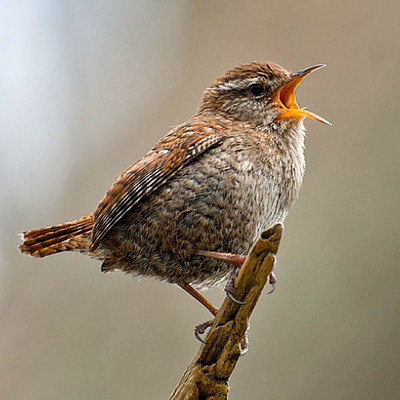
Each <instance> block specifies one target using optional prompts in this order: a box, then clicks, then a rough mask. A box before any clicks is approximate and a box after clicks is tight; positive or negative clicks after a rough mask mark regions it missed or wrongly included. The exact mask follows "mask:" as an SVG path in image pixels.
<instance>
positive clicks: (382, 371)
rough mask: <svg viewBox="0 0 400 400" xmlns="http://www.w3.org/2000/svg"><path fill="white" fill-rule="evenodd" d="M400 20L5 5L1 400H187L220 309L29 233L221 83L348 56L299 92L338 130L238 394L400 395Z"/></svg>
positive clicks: (255, 7)
mask: <svg viewBox="0 0 400 400" xmlns="http://www.w3.org/2000/svg"><path fill="white" fill-rule="evenodd" d="M399 17H400V3H399V2H398V1H386V2H381V3H379V2H375V1H371V0H364V1H354V0H353V1H348V0H346V1H341V2H338V1H337V2H321V1H317V0H304V1H301V2H291V1H279V2H267V1H263V2H261V1H253V2H242V1H233V0H230V1H228V0H225V1H218V2H212V1H179V0H174V1H168V2H162V1H126V0H113V1H110V0H109V1H107V0H98V1H90V0H79V1H78V0H68V1H67V0H58V1H50V0H25V1H24V0H16V1H12V2H10V1H9V2H3V3H2V4H1V5H0V46H1V54H2V57H1V62H0V103H1V107H0V117H1V135H0V140H1V146H0V185H1V188H2V190H1V195H0V196H1V197H0V199H1V203H0V219H1V224H0V229H1V231H0V235H1V241H0V246H1V250H0V251H1V255H0V256H1V258H0V262H1V269H0V398H1V399H6V400H9V399H12V400H20V399H21V400H22V399H28V398H29V399H30V400H35V399H40V400H44V399H55V398H56V399H60V400H62V399H68V400H70V399H78V398H82V399H110V398H112V399H132V398H135V399H166V398H168V396H169V394H170V393H171V392H172V390H173V388H174V387H175V385H176V383H177V382H178V380H179V378H180V376H181V374H182V373H183V371H184V370H185V368H186V366H187V364H188V362H189V361H190V360H191V358H192V356H193V355H194V353H195V352H196V350H197V349H198V347H199V343H198V342H197V341H196V340H195V339H194V337H193V327H194V326H195V325H196V324H198V323H200V322H203V321H205V320H207V319H208V318H209V315H208V314H207V312H206V311H205V310H204V309H203V308H202V307H201V306H200V305H198V304H197V303H196V302H195V301H194V300H192V299H191V298H190V297H189V296H188V295H186V294H185V293H184V292H183V291H182V290H180V289H179V288H177V287H175V286H172V285H166V284H161V283H159V282H156V281H152V280H148V279H143V280H141V281H140V282H138V281H137V279H133V278H132V277H130V276H126V275H123V274H122V273H118V272H115V273H112V274H108V275H103V274H101V273H100V270H99V268H100V263H99V262H97V261H94V260H91V259H89V258H86V257H83V256H81V255H75V254H68V253H64V254H61V255H57V256H54V257H49V258H46V259H42V260H37V259H33V258H28V257H25V256H22V255H21V254H20V253H19V251H18V249H17V245H18V243H19V238H18V232H21V231H23V230H27V229H32V228H38V227H42V226H46V225H52V224H55V223H59V222H64V221H68V220H72V219H75V218H77V217H80V216H82V215H84V214H86V213H88V212H90V211H92V210H94V209H95V207H96V206H97V204H98V202H99V201H100V199H101V198H102V197H103V195H104V193H105V191H106V190H107V189H108V188H109V186H110V185H111V183H112V181H113V179H114V178H115V177H116V176H117V175H118V174H119V173H120V172H121V171H122V170H123V169H124V168H125V167H127V166H128V165H130V164H131V163H133V162H134V161H135V160H136V159H138V158H139V157H141V156H142V155H143V154H144V153H145V152H146V151H147V150H148V149H149V148H150V147H152V145H153V144H154V143H155V142H156V141H157V140H158V139H159V138H160V137H161V136H163V135H164V134H165V133H166V132H167V131H168V130H169V128H170V127H171V126H173V125H176V124H179V123H181V122H183V121H185V120H186V119H187V118H189V117H190V116H191V115H192V113H193V112H194V110H195V108H196V107H197V105H198V103H199V100H200V97H201V94H202V91H203V90H204V89H205V88H206V87H207V86H208V85H209V84H210V83H211V82H212V81H213V80H214V79H215V78H216V77H217V76H219V75H221V74H222V73H224V72H225V71H226V70H228V69H229V68H231V67H234V66H236V65H238V64H241V63H244V62H247V61H252V60H273V61H275V62H277V63H279V64H281V65H283V66H284V67H286V68H288V69H291V70H298V69H301V68H304V67H307V66H309V65H313V64H317V63H326V64H327V65H328V66H327V68H325V69H323V70H321V71H318V72H317V73H315V74H313V75H312V76H311V77H309V78H308V79H307V80H305V81H304V83H302V85H301V87H300V89H299V93H298V100H299V103H300V105H302V106H304V105H309V106H310V110H312V111H315V112H317V113H319V114H321V115H322V116H324V117H326V118H327V119H329V120H330V121H331V122H332V123H333V127H332V128H329V127H327V126H324V125H322V124H319V123H317V122H315V121H310V120H308V121H306V125H307V128H308V139H307V151H306V155H307V163H308V169H307V173H306V177H305V181H304V186H303V188H302V191H301V193H300V198H299V200H298V202H297V203H296V205H295V207H294V208H293V209H292V211H291V214H290V216H289V218H288V219H287V222H286V225H285V235H284V239H283V242H282V244H281V248H280V251H279V256H278V263H277V266H276V273H277V275H278V281H279V284H278V288H277V290H276V292H275V293H274V294H273V295H272V296H267V295H265V296H262V298H261V299H260V302H259V304H258V306H257V308H256V309H255V312H254V314H253V317H252V321H251V322H252V327H251V331H250V341H251V342H250V345H251V348H250V351H249V353H248V354H247V355H246V356H245V357H243V358H242V359H241V360H240V362H239V364H238V366H237V368H236V370H235V372H234V374H233V377H232V380H231V391H230V399H236V400H238V399H243V398H247V399H321V398H324V399H363V400H368V399H377V398H380V399H398V398H399V392H400V377H399V369H400V316H399V310H400V308H399V307H400V290H399V286H400V268H399V260H400V250H399V236H400V235H399V234H400V212H399V209H398V207H399V194H400V179H399V176H400V174H399V173H400V129H399V128H400V113H399V111H398V107H399V100H400V95H399V68H400V24H399ZM206 295H207V296H208V297H209V298H210V299H211V300H212V301H213V302H214V303H215V304H216V305H219V304H220V303H221V302H222V300H223V298H224V297H223V293H222V292H221V290H220V289H213V290H210V291H208V292H206Z"/></svg>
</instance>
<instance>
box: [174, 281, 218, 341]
mask: <svg viewBox="0 0 400 400" xmlns="http://www.w3.org/2000/svg"><path fill="white" fill-rule="evenodd" d="M179 286H180V287H181V288H182V289H183V290H185V291H186V292H187V293H189V294H190V295H191V296H193V297H194V298H195V299H196V300H197V301H198V302H199V303H200V304H202V305H203V306H204V307H205V308H207V310H208V311H210V312H211V314H212V315H214V317H215V316H216V315H217V312H218V308H217V307H214V306H213V305H212V304H211V303H210V302H209V301H208V300H207V299H206V298H205V297H204V296H203V295H202V294H201V293H199V292H198V291H197V290H196V289H195V288H194V287H192V286H190V284H189V283H187V282H184V283H182V284H179ZM212 323H213V321H212V320H211V321H207V322H203V323H202V324H200V325H197V326H195V328H194V336H195V337H196V339H197V340H198V341H199V342H201V343H205V341H204V340H203V339H202V338H201V335H202V334H203V333H204V332H205V331H206V330H207V328H209V327H210V326H211V325H212Z"/></svg>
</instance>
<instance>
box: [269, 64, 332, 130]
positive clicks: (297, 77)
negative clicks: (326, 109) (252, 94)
mask: <svg viewBox="0 0 400 400" xmlns="http://www.w3.org/2000/svg"><path fill="white" fill-rule="evenodd" d="M324 66H325V65H324V64H318V65H313V66H312V67H308V68H305V69H303V70H301V71H299V72H295V73H293V74H291V79H290V81H289V82H288V83H286V84H285V85H283V86H282V87H280V88H279V89H278V90H277V91H276V92H275V93H274V94H273V96H272V100H273V101H274V102H275V103H277V105H278V107H279V108H280V110H281V112H280V113H279V114H278V116H277V117H276V118H275V119H276V120H280V119H288V118H300V119H302V118H311V119H315V120H316V121H319V122H322V123H324V124H327V125H332V124H331V123H330V122H329V121H327V120H326V119H325V118H322V117H320V116H319V115H317V114H314V113H313V112H311V111H307V110H304V109H300V108H299V106H298V104H297V102H296V89H297V86H298V85H299V83H300V82H301V81H302V80H303V79H304V78H305V77H306V76H307V75H308V74H309V73H311V72H312V71H315V70H317V69H320V68H322V67H324Z"/></svg>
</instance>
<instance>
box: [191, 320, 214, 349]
mask: <svg viewBox="0 0 400 400" xmlns="http://www.w3.org/2000/svg"><path fill="white" fill-rule="evenodd" d="M212 324H213V321H212V320H211V321H206V322H203V323H202V324H200V325H197V326H195V328H194V336H195V338H196V339H197V340H198V341H199V342H201V343H203V344H205V343H206V342H205V340H204V339H203V338H202V337H201V335H203V334H204V333H205V331H206V330H207V329H208V328H210V327H211V325H212Z"/></svg>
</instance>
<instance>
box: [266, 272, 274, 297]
mask: <svg viewBox="0 0 400 400" xmlns="http://www.w3.org/2000/svg"><path fill="white" fill-rule="evenodd" d="M268 283H269V284H270V285H271V290H270V291H269V292H268V293H267V294H272V293H273V292H274V291H275V289H276V275H275V273H274V271H271V272H270V273H269V275H268Z"/></svg>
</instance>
